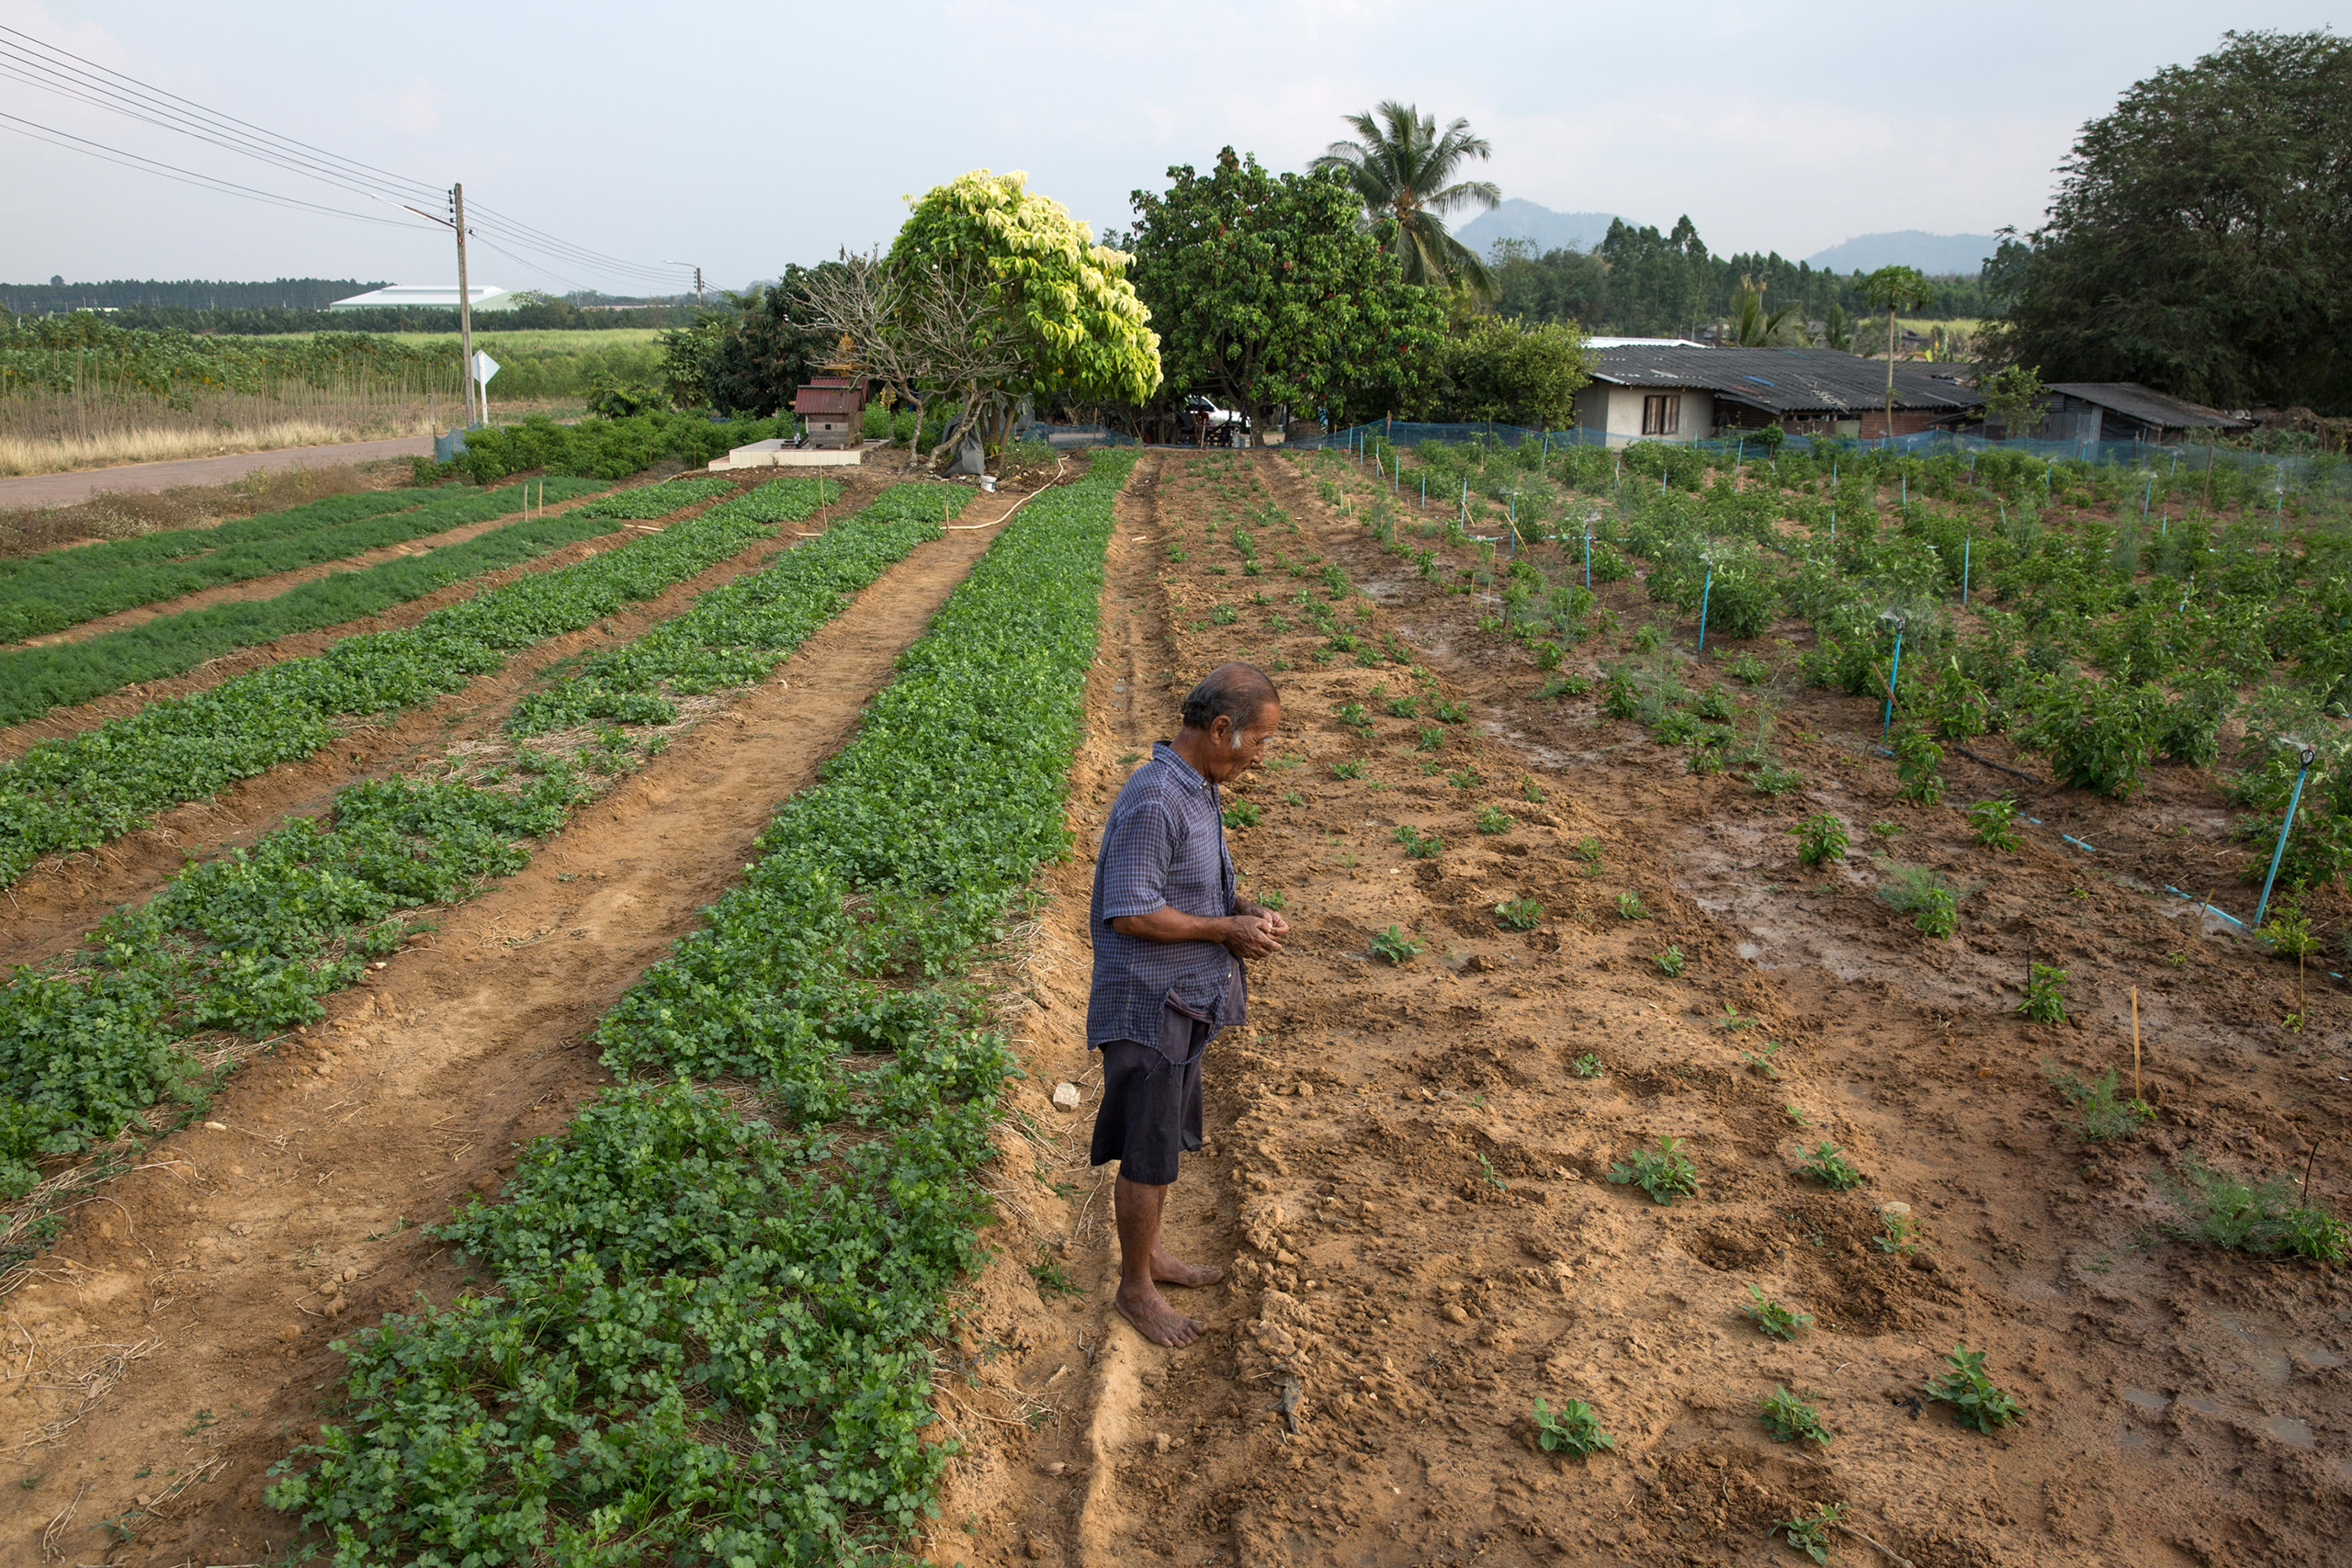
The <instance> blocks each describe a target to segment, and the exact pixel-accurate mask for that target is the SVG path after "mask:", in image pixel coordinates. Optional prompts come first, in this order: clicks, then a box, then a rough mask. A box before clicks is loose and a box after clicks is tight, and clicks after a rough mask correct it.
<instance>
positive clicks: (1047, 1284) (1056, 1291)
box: [1029, 1242, 1086, 1296]
mask: <svg viewBox="0 0 2352 1568" xmlns="http://www.w3.org/2000/svg"><path fill="white" fill-rule="evenodd" d="M1037 1252H1038V1258H1037V1261H1036V1262H1035V1263H1032V1264H1031V1265H1029V1277H1030V1278H1031V1279H1033V1280H1036V1281H1037V1293H1038V1294H1039V1295H1041V1296H1045V1295H1052V1296H1082V1295H1084V1294H1086V1290H1085V1288H1084V1287H1083V1286H1080V1285H1076V1284H1072V1283H1071V1282H1070V1278H1069V1275H1068V1274H1066V1273H1064V1272H1063V1271H1062V1266H1061V1265H1060V1264H1059V1263H1057V1262H1055V1261H1054V1254H1053V1250H1052V1248H1051V1247H1050V1246H1049V1245H1048V1244H1046V1243H1043V1242H1041V1243H1039V1244H1038V1247H1037Z"/></svg>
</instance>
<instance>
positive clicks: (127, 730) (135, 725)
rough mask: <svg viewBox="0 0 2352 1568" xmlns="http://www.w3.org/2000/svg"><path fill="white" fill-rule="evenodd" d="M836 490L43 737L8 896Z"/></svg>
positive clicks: (2, 821) (30, 770) (670, 537)
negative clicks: (34, 872)
mask: <svg viewBox="0 0 2352 1568" xmlns="http://www.w3.org/2000/svg"><path fill="white" fill-rule="evenodd" d="M821 484H822V481H820V480H817V479H778V480H776V481H775V482H774V483H772V484H768V485H764V486H763V487H761V488H760V489H759V490H757V491H753V492H752V494H750V495H748V496H744V497H741V498H740V499H738V500H735V501H731V502H721V503H720V504H719V505H718V506H715V507H713V508H711V509H710V510H709V511H708V512H707V513H703V514H702V515H701V516H700V517H697V518H695V519H693V520H692V521H690V522H685V523H681V524H677V525H673V526H672V527H669V528H666V529H664V530H662V532H661V533H658V534H651V535H648V536H645V537H643V538H640V539H637V540H635V541H633V542H631V543H629V544H627V545H624V546H621V547H617V548H615V549H611V550H607V551H605V552H604V553H603V554H601V555H599V556H596V557H594V558H592V559H589V560H584V561H579V562H576V563H574V564H573V565H571V566H567V567H561V568H559V569H557V570H553V571H546V572H539V573H536V574H533V575H531V576H528V577H525V578H522V579H520V580H519V581H514V582H510V583H508V584H506V585H505V586H503V587H501V588H495V589H492V590H491V591H490V592H485V593H481V594H479V595H477V596H476V597H474V598H471V599H469V600H466V601H464V602H463V603H460V604H451V605H448V606H447V607H446V608H443V609H439V610H435V611H434V612H433V613H432V614H431V615H427V616H425V617H424V619H423V620H421V621H419V622H418V623H417V624H416V625H415V626H407V627H403V628H401V629H400V630H398V631H389V632H372V633H366V634H362V635H360V636H356V637H345V638H344V639H343V640H341V641H340V642H337V643H336V644H335V645H334V647H332V648H330V649H327V650H326V651H325V652H323V653H321V654H317V655H315V656H311V657H307V658H301V659H288V660H281V661H280V662H278V663H276V664H273V665H271V666H270V667H268V668H267V669H266V670H256V671H253V672H251V673H250V674H245V675H240V676H237V677H235V678H233V679H232V680H229V681H224V682H221V683H220V685H218V686H215V687H213V688H212V689H210V690H209V691H205V692H198V693H192V694H189V695H187V696H185V697H173V698H168V699H166V700H164V701H162V702H156V703H151V704H149V705H147V706H146V707H144V708H141V710H140V711H139V712H137V713H135V714H130V715H129V716H125V717H122V718H119V719H112V720H109V721H108V722H107V723H105V724H102V725H99V726H96V728H91V729H86V730H83V731H81V732H79V733H77V734H74V735H69V736H63V737H61V738H60V739H55V740H45V741H42V742H40V744H39V745H36V746H34V747H32V748H31V749H30V750H28V751H26V752H25V754H24V755H23V756H21V757H19V758H17V760H16V761H13V762H9V763H7V764H6V765H0V886H5V885H6V884H7V883H12V882H14V881H16V879H17V877H19V876H21V875H23V874H24V873H25V870H26V868H27V867H28V866H30V865H31V864H32V863H34V862H35V861H37V860H39V859H40V857H41V856H43V855H48V854H54V853H57V852H60V851H65V850H85V849H92V848H95V847H96V846H97V845H99V844H102V843H105V842H106V841H107V840H109V839H114V838H118V837H119V836H120V835H122V834H124V833H127V832H130V831H131V830H133V829H137V828H140V827H142V826H144V825H145V824H146V822H147V821H148V819H149V818H151V817H152V815H153V813H155V812H157V811H161V810H164V809H165V808H167V807H173V806H176V805H178V804H180V803H181V802H183V801H188V800H200V799H202V798H204V797H205V796H206V795H211V794H212V793H214V792H215V791H217V790H220V789H221V788H223V787H225V786H227V785H228V784H232V783H234V782H235V781H237V780H238V779H241V778H247V777H250V776H251V775H253V774H254V773H261V772H263V771H264V770H265V769H267V768H271V767H274V766H276V765H277V764H278V763H280V762H288V761H294V760H295V759H297V758H300V757H307V756H309V755H310V754H311V752H313V751H315V750H318V749H319V748H320V747H322V746H324V745H326V744H327V743H328V742H329V741H331V740H332V739H334V737H335V736H336V735H337V734H338V733H340V732H341V731H342V730H343V728H345V726H347V725H348V724H349V723H350V722H351V721H352V720H354V719H356V718H361V717H364V716H369V715H376V714H383V713H389V712H392V711H395V710H397V709H400V708H404V707H413V706H415V705H418V704H421V703H427V702H431V701H432V700H434V699H435V698H436V697H439V696H441V695H443V694H447V693H449V692H454V691H457V690H458V689H459V688H460V687H462V686H463V685H464V684H465V683H466V682H468V681H469V680H471V679H472V678H473V677H474V676H476V675H480V674H483V673H486V672H488V671H492V670H496V669H498V668H499V667H500V666H501V665H502V664H503V663H504V662H505V660H506V656H507V655H508V654H510V653H513V652H515V650H516V649H523V648H527V647H529V646H531V645H532V644H533V643H536V642H539V641H543V640H544V639H546V638H548V637H556V636H559V635H560V634H562V633H565V632H571V631H577V630H579V629H580V628H581V627H582V626H592V625H594V623H595V622H596V621H597V620H599V619H600V618H602V617H603V616H605V615H610V614H612V613H613V612H614V611H615V610H616V609H618V608H619V607H620V606H621V605H623V604H627V603H628V602H630V601H632V600H638V599H650V598H651V597H652V596H653V595H655V594H657V593H659V592H662V590H664V589H666V588H668V587H670V586H671V585H672V584H673V583H675V582H679V581H684V579H686V578H689V577H692V576H694V575H695V573H696V572H698V571H701V570H705V569H706V568H707V567H710V566H712V565H715V564H716V563H718V561H721V560H724V559H726V558H728V557H729V556H730V555H733V554H734V553H736V552H737V551H738V550H741V549H743V548H745V547H748V546H750V545H752V544H753V543H755V542H757V541H758V540H760V539H762V538H763V537H766V536H769V535H770V534H771V533H772V531H773V530H774V528H775V526H776V525H778V524H782V523H788V522H797V521H798V520H799V519H801V518H804V517H807V516H808V515H809V513H813V512H815V511H816V510H817V508H818V507H819V506H820V504H822V500H823V498H824V497H825V496H828V495H831V493H833V491H832V489H831V487H824V488H823V489H822V490H821V491H820V485H821ZM618 499H620V498H616V500H618Z"/></svg>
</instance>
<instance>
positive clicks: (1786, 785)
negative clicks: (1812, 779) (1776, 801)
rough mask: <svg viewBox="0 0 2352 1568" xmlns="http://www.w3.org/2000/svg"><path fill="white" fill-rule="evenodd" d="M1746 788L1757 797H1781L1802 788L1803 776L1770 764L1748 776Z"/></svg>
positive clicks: (1794, 770)
mask: <svg viewBox="0 0 2352 1568" xmlns="http://www.w3.org/2000/svg"><path fill="white" fill-rule="evenodd" d="M1747 787H1748V788H1750V789H1752V790H1754V791H1755V792H1756V793H1757V794H1758V795H1787V794H1789V793H1791V792H1792V791H1794V790H1800V789H1803V788H1804V773H1800V772H1798V771H1797V770H1796V769H1794V768H1783V767H1780V766H1777V765H1774V764H1771V763H1767V764H1766V765H1765V766H1763V767H1760V768H1758V769H1757V770H1756V772H1755V773H1751V774H1749V775H1748V779H1747Z"/></svg>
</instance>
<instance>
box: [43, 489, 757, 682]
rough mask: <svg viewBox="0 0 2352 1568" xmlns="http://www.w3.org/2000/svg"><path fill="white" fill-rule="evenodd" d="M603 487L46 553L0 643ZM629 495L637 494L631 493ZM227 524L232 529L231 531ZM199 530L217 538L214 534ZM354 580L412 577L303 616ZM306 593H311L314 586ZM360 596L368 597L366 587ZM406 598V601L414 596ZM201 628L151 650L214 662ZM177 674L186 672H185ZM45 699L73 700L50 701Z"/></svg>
mask: <svg viewBox="0 0 2352 1568" xmlns="http://www.w3.org/2000/svg"><path fill="white" fill-rule="evenodd" d="M697 482H698V483H701V484H704V485H713V484H715V485H717V487H718V489H721V490H724V489H727V488H729V486H728V485H727V483H726V481H724V480H702V481H694V480H688V481H684V484H686V485H688V486H692V485H694V484H695V483H697ZM601 488H602V486H601V485H600V484H597V483H594V482H589V481H582V480H580V479H552V480H548V481H547V482H546V483H545V484H544V486H537V485H535V486H532V487H530V488H529V489H527V490H526V489H525V488H524V487H521V486H511V487H509V488H507V489H505V490H502V491H491V492H488V493H485V492H483V491H461V492H459V493H458V494H454V495H452V494H442V495H437V496H432V497H430V498H426V497H421V496H420V495H419V494H418V493H417V492H416V491H379V492H377V494H376V495H370V496H337V497H335V498H334V499H335V500H336V501H369V502H373V501H376V500H377V498H378V496H385V497H389V498H391V499H394V500H401V498H403V497H404V498H405V500H404V502H403V504H404V505H405V506H407V507H409V508H411V509H412V510H407V511H402V512H397V513H394V514H392V515H390V516H386V515H382V514H381V513H382V512H383V511H385V510H389V509H386V508H382V507H380V506H379V508H378V509H377V514H374V515H370V514H367V513H358V514H356V515H355V517H354V518H353V520H351V521H347V522H343V523H339V524H331V525H320V526H316V527H311V528H306V529H303V530H301V531H300V532H297V533H291V534H284V535H278V536H267V537H261V538H252V539H247V540H243V541H235V540H223V541H220V542H218V544H217V546H216V547H214V548H211V549H209V550H206V551H204V552H203V553H200V554H195V553H191V554H187V555H183V556H179V557H175V558H168V559H167V558H155V559H151V560H148V561H145V562H138V563H132V562H124V561H120V560H117V559H112V558H105V557H92V556H88V555H85V554H83V553H82V552H80V551H70V550H57V551H51V553H50V554H48V555H46V556H40V557H36V558H34V560H33V561H32V562H28V563H26V565H25V567H24V568H23V569H22V570H18V571H16V572H14V573H11V574H9V575H8V576H7V577H6V578H0V642H16V641H19V640H21V639H22V638H25V637H39V636H40V635H41V634H42V633H44V632H53V631H59V630H62V628H64V627H66V626H79V625H80V624H82V623H83V622H84V621H88V620H95V619H96V618H97V617H98V616H100V615H111V614H113V613H114V612H115V611H117V610H128V609H130V608H132V607H133V606H136V605H140V604H154V603H155V602H156V601H158V600H162V599H169V598H172V597H174V596H175V595H177V594H181V593H193V592H196V591H197V590H198V589H203V588H217V587H219V586H220V585H221V584H223V583H230V582H245V581H251V580H252V579H254V578H256V577H267V576H269V575H270V574H271V573H273V572H280V571H292V570H296V569H298V568H300V567H306V566H317V565H319V564H321V563H322V562H325V561H334V560H342V559H345V558H347V557H350V556H356V555H358V554H359V553H361V552H362V551H365V550H373V549H379V548H381V547H384V546H386V545H399V544H405V543H407V542H408V541H409V540H411V539H423V538H429V537H431V536H433V535H435V534H440V533H446V532H447V530H449V529H451V528H461V527H464V526H465V525H468V524H469V523H487V522H489V521H490V520H491V519H492V518H494V517H503V516H505V515H506V514H507V513H511V512H519V511H522V510H523V509H524V508H525V507H526V506H529V505H533V504H536V503H537V502H542V501H544V502H551V503H552V502H565V501H570V500H572V499H573V498H574V497H577V496H581V495H584V494H586V493H588V492H589V491H594V490H597V489H601ZM651 488H652V489H654V490H659V491H673V492H674V491H675V488H676V487H674V486H672V485H656V486H653V487H651ZM631 493H632V494H637V493H642V492H637V491H632V492H631ZM694 499H698V497H695V498H694ZM420 500H422V501H424V504H423V505H419V504H418V502H419V501H420ZM314 504H315V503H314ZM680 505H684V502H683V501H676V502H671V504H670V506H669V508H668V510H673V511H674V510H675V509H676V508H677V507H678V506H680ZM281 515H282V514H281ZM619 515H622V514H621V513H614V512H610V511H602V510H596V509H593V508H589V507H582V508H579V509H576V510H574V511H573V512H572V513H570V514H569V515H568V516H567V517H566V518H565V519H564V521H565V522H571V521H574V520H576V519H584V518H589V517H605V518H612V517H616V516H619ZM651 515H654V516H660V515H661V513H651ZM246 521H248V522H253V521H257V519H251V518H249V519H247V520H246ZM229 526H234V525H229ZM205 532H208V533H218V532H220V530H217V529H215V530H206V531H205ZM502 532H503V531H502ZM598 532H609V530H607V529H600V530H598ZM147 537H148V538H155V537H159V536H156V535H149V536H147ZM162 537H168V536H162ZM123 542H124V543H126V544H131V543H142V542H143V541H141V540H125V541H123ZM85 548H87V549H90V550H106V549H108V548H109V547H108V546H105V545H94V546H89V547H85ZM433 560H434V563H435V565H434V568H433V570H432V571H431V572H429V573H428V574H426V576H427V577H428V578H430V577H437V576H440V575H443V574H445V573H446V572H447V571H448V570H452V569H453V567H454V566H455V565H457V564H458V563H457V562H456V561H455V560H454V559H453V558H452V555H451V553H450V552H446V551H445V552H440V553H436V554H435V556H434V557H433ZM395 564H401V563H395ZM384 570H385V569H381V568H379V571H384ZM356 577H364V578H366V579H367V580H368V581H369V582H375V581H381V582H382V583H383V584H384V587H383V588H380V589H377V590H375V591H374V593H373V595H371V602H372V598H373V597H380V595H381V593H382V592H387V591H390V589H391V587H392V585H393V584H394V583H395V582H406V581H411V580H413V579H414V577H415V574H414V573H407V574H403V573H392V572H387V573H386V575H384V576H383V577H382V578H381V579H380V580H379V578H378V577H377V576H376V574H374V573H364V574H355V576H354V577H339V578H334V579H330V580H328V581H331V582H334V583H338V584H341V585H343V586H342V587H341V588H339V589H338V590H337V591H336V592H334V593H331V594H328V595H326V597H325V598H324V600H323V601H322V602H321V603H320V604H318V605H317V606H316V607H307V606H306V608H308V614H309V615H316V614H319V613H322V612H323V613H333V612H334V611H335V610H336V609H338V608H339V606H340V603H341V602H342V601H343V600H344V599H345V598H346V597H348V595H349V594H350V592H352V591H353V589H354V588H355V587H356V586H357V584H356V581H355V578H356ZM312 586H313V587H314V588H315V587H317V586H319V585H312ZM302 592H303V590H301V589H296V590H295V591H294V592H292V593H288V594H285V595H281V596H280V597H279V598H277V599H272V600H269V601H266V603H260V604H256V605H255V608H256V609H257V610H260V611H262V613H261V614H258V615H249V616H247V617H245V618H243V620H242V621H241V622H239V623H238V624H239V626H240V633H239V637H240V641H241V642H247V643H249V642H251V641H253V640H255V634H256V633H258V634H260V635H263V636H270V637H276V636H282V635H283V633H281V632H279V631H277V630H274V629H271V628H273V627H275V626H277V625H278V624H279V623H281V622H287V623H289V624H291V622H294V621H300V619H303V618H306V617H305V615H304V612H303V611H298V610H295V609H294V606H295V605H297V604H303V603H304V601H302V600H301V599H300V598H299V597H298V595H300V594H301V593H302ZM363 592H366V591H364V590H363ZM411 596H412V597H413V595H411ZM208 624H209V623H208V621H207V620H206V619H205V618H204V617H203V616H202V615H201V614H199V615H197V616H174V617H171V618H170V620H168V621H165V622H158V623H155V625H156V626H159V627H168V628H172V629H169V630H165V631H164V632H163V633H162V634H161V636H160V637H158V638H157V639H156V641H155V643H154V644H153V646H154V647H155V648H156V649H157V650H158V651H160V652H162V653H163V654H164V660H165V661H166V662H169V661H170V660H172V659H174V658H176V657H181V656H185V655H187V654H189V653H193V654H195V655H196V657H197V658H198V660H201V659H205V658H209V657H211V650H210V643H209V641H208V640H207V639H205V638H204V637H202V636H201V634H197V635H196V636H193V637H192V636H191V631H192V629H193V628H195V627H198V626H207V625H208ZM142 629H144V628H142ZM61 651H62V650H61ZM151 657H152V656H151ZM182 668H186V666H184V665H183V666H182ZM132 678H133V679H140V680H145V679H150V678H152V677H149V676H147V675H143V674H141V675H137V676H134V677H132ZM28 700H29V698H28ZM51 700H52V701H72V700H75V699H72V698H52V699H51Z"/></svg>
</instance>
